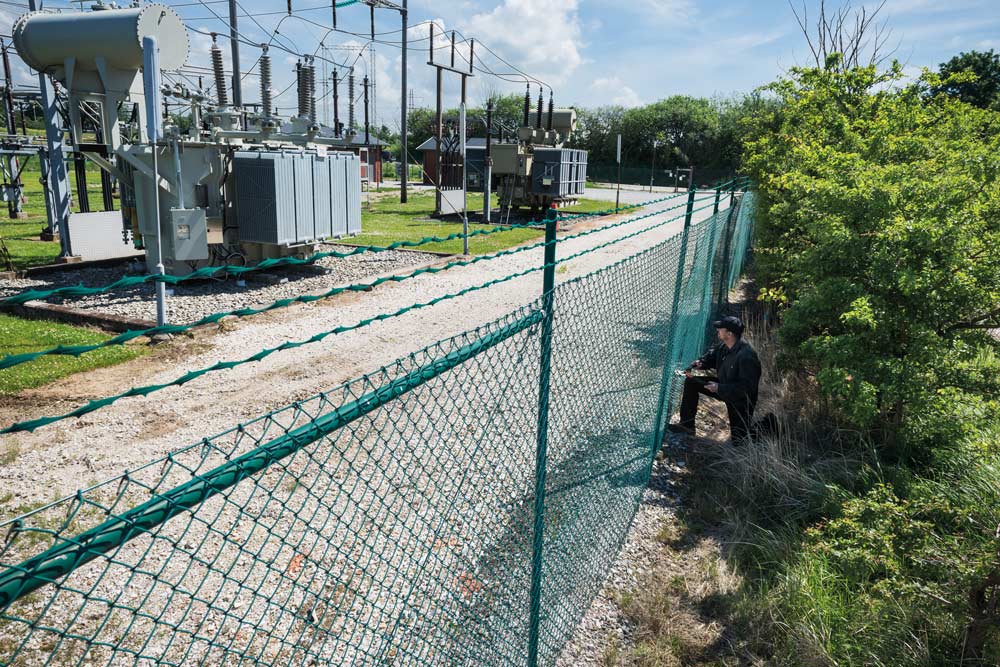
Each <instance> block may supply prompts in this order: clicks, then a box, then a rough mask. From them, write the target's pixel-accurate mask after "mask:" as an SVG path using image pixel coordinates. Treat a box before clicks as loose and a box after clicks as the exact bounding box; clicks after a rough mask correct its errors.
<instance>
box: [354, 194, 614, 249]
mask: <svg viewBox="0 0 1000 667" xmlns="http://www.w3.org/2000/svg"><path fill="white" fill-rule="evenodd" d="M468 202H469V203H468V206H469V210H471V211H478V210H480V209H482V207H483V196H482V195H481V194H475V193H470V194H469V199H468ZM493 205H494V206H499V203H498V201H497V199H496V195H494V196H493ZM607 208H608V203H607V202H602V201H597V200H594V199H581V200H579V202H578V203H577V205H576V206H574V207H572V208H567V209H564V210H567V211H571V212H574V213H590V212H593V211H603V210H605V209H607ZM433 212H434V195H433V194H418V195H411V196H410V197H409V201H408V202H407V203H405V204H400V203H399V201H397V200H395V199H394V198H392V197H387V198H385V199H383V200H381V201H378V202H375V203H373V204H372V210H370V211H369V210H364V211H362V213H361V227H362V230H363V233H362V234H361V235H359V236H358V237H356V238H354V239H352V241H351V242H352V243H358V244H361V245H377V246H386V245H389V244H390V243H393V242H395V241H419V240H420V239H423V238H426V237H429V236H439V237H440V236H449V235H451V234H460V233H461V232H462V223H460V222H454V221H441V220H435V219H433V218H431V217H430V216H431V214H432V213H433ZM472 229H473V231H475V230H477V229H486V226H484V225H473V227H472ZM543 235H544V234H543V232H542V230H540V229H513V230H511V231H509V232H500V233H497V234H490V235H488V236H473V237H471V238H470V239H469V252H470V253H472V254H474V255H483V254H487V253H491V252H497V251H498V250H503V249H505V248H510V247H513V246H516V245H519V244H521V243H524V242H525V241H529V240H531V239H536V238H540V237H541V236H543ZM420 249H421V250H430V251H434V252H450V253H461V252H462V239H455V240H453V241H446V242H444V243H429V244H427V245H424V246H420Z"/></svg>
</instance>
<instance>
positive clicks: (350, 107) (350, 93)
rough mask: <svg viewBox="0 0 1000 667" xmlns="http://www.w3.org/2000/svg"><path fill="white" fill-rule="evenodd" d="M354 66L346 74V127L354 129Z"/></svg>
mask: <svg viewBox="0 0 1000 667" xmlns="http://www.w3.org/2000/svg"><path fill="white" fill-rule="evenodd" d="M354 128H355V123H354V68H353V67H352V68H351V72H350V74H348V75H347V129H348V130H350V131H352V132H353V131H354Z"/></svg>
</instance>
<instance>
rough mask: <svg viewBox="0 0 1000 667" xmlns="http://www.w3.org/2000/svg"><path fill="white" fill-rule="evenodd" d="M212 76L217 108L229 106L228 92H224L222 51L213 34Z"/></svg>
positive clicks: (224, 80) (224, 75) (224, 72)
mask: <svg viewBox="0 0 1000 667" xmlns="http://www.w3.org/2000/svg"><path fill="white" fill-rule="evenodd" d="M211 53H212V74H213V76H214V77H215V93H216V95H217V96H218V98H219V106H220V107H225V106H229V92H228V91H227V90H226V70H225V68H224V67H223V65H222V49H220V48H219V45H218V44H216V43H215V33H212V51H211Z"/></svg>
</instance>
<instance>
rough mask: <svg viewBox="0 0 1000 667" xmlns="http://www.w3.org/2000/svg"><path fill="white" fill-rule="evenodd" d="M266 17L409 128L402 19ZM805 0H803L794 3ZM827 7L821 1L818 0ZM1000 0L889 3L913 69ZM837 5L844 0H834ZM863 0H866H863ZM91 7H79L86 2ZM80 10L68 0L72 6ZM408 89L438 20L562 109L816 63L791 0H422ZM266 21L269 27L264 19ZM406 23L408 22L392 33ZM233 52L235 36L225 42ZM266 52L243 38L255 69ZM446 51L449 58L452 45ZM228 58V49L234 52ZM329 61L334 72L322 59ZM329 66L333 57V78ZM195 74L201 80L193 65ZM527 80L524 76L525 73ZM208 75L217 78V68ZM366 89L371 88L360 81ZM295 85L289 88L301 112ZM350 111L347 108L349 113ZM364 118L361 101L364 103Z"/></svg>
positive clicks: (980, 29) (421, 90) (207, 19)
mask: <svg viewBox="0 0 1000 667" xmlns="http://www.w3.org/2000/svg"><path fill="white" fill-rule="evenodd" d="M239 1H240V6H241V7H242V8H243V9H244V10H246V12H247V13H249V14H253V15H254V17H255V18H256V19H257V22H258V23H259V24H260V26H258V25H256V24H254V23H253V22H252V21H251V20H250V19H249V18H246V17H244V18H241V33H242V34H243V35H244V37H245V38H246V39H247V40H248V41H251V42H255V43H257V42H262V41H265V40H267V39H268V38H269V36H270V35H269V33H270V31H272V30H273V29H274V28H275V27H278V29H279V31H280V35H281V36H280V38H279V42H280V43H281V44H283V45H284V46H285V48H286V49H287V51H291V52H295V53H307V52H308V53H313V52H315V51H316V49H317V47H318V45H319V44H320V42H321V41H322V42H323V44H324V45H325V46H328V47H331V50H330V51H328V52H326V55H327V56H329V58H331V59H333V60H336V61H337V62H340V63H342V64H345V65H346V64H351V63H354V64H355V66H356V69H357V71H358V73H359V74H358V75H359V78H360V76H361V74H362V73H364V72H368V73H370V74H371V75H372V77H373V78H374V79H375V81H376V82H377V108H376V111H375V113H376V115H377V116H378V118H379V120H380V121H381V122H384V123H385V124H387V125H389V126H390V127H393V128H395V127H396V126H398V120H397V119H398V116H399V105H400V93H399V75H400V50H399V47H398V46H397V43H398V39H399V33H398V30H399V25H400V24H399V19H398V15H397V14H395V13H392V12H389V11H379V12H378V14H377V16H378V19H377V28H376V29H377V31H378V32H381V33H384V34H383V35H382V36H381V37H380V40H381V41H383V42H387V43H382V44H376V45H375V49H374V52H375V53H374V57H373V56H372V53H371V50H370V49H369V48H367V47H366V45H365V42H366V39H365V38H364V37H363V36H362V34H367V32H368V29H369V28H368V9H367V7H364V6H359V5H355V6H352V7H345V8H343V9H341V10H339V12H338V18H339V22H338V27H339V28H341V29H345V30H349V31H353V32H356V33H358V34H357V35H351V34H343V33H333V34H327V35H326V36H325V37H324V34H325V33H326V31H325V30H323V29H322V27H321V25H322V24H325V25H329V23H330V12H329V9H328V7H329V3H328V2H325V0H293V7H295V9H296V10H302V11H301V12H300V16H302V17H306V18H308V19H309V21H313V23H310V22H308V21H304V20H301V19H299V18H294V19H283V16H282V13H281V12H282V10H284V9H285V6H286V1H285V0H239ZM796 2H799V3H801V0H796ZM806 2H807V7H808V8H809V9H810V11H812V12H815V9H816V7H817V6H818V3H819V0H806ZM998 2H1000V0H950V1H949V2H947V3H943V2H941V1H940V0H888V2H887V4H886V7H885V9H884V10H883V12H884V16H885V18H887V19H888V21H889V25H890V27H891V29H892V32H893V40H892V44H893V45H894V46H896V45H898V51H897V53H896V56H897V57H898V58H899V59H900V60H901V61H902V62H904V64H905V65H906V67H907V71H908V72H910V73H917V72H919V68H920V67H923V66H929V67H936V66H937V65H938V64H939V63H940V62H942V61H944V60H947V59H948V58H950V57H951V56H953V55H955V54H957V53H958V52H959V51H963V50H970V49H980V50H985V49H989V48H994V49H998V50H1000V11H998V6H997V5H998ZM17 4H19V0H13V1H5V2H4V3H2V4H0V21H2V23H3V24H4V29H3V32H4V33H6V34H9V25H10V22H11V20H12V19H13V18H14V17H16V16H17V15H19V14H20V13H22V10H21V9H19V8H18V7H17ZM166 4H170V5H172V6H175V7H176V8H177V11H178V12H179V13H180V14H181V15H182V16H183V17H184V18H185V20H186V21H187V23H188V25H189V27H191V28H192V29H195V30H202V31H212V30H219V31H222V30H224V29H225V26H224V24H223V23H221V22H220V21H218V20H216V19H215V18H213V16H212V12H213V11H214V12H216V13H218V14H220V15H225V14H226V8H227V5H226V3H225V2H224V1H221V2H220V0H208V4H207V5H205V4H202V3H201V2H200V0H167V2H166ZM830 4H834V5H836V4H837V3H836V2H835V1H834V2H831V3H830ZM855 4H858V3H855ZM45 5H46V6H47V7H52V8H60V7H64V8H68V7H69V3H68V2H66V1H65V0H60V1H59V2H56V1H54V0H50V1H47V2H45ZM77 6H79V5H77ZM67 10H68V9H67ZM410 15H411V24H413V25H414V27H412V28H411V30H410V37H411V39H413V40H414V41H413V43H412V49H411V51H410V64H409V74H410V81H409V87H410V88H411V89H412V90H413V96H414V98H415V101H416V103H417V104H418V105H420V106H432V105H433V103H434V88H433V85H434V79H433V70H432V69H431V68H430V67H428V66H427V64H426V60H427V46H428V40H427V36H428V33H429V27H428V25H427V22H434V23H435V24H436V25H437V26H438V27H439V30H440V29H445V30H450V29H456V30H459V31H461V33H462V34H463V35H465V36H466V37H474V38H476V39H477V40H478V41H480V44H481V46H480V47H479V48H478V49H477V53H478V54H479V55H480V56H481V57H482V59H483V67H485V68H488V69H490V70H492V71H494V72H498V73H503V72H505V71H509V68H508V67H507V66H506V65H505V64H503V63H502V62H501V61H500V60H498V59H497V58H496V57H495V56H493V55H492V54H490V53H488V52H487V51H486V49H485V48H483V46H482V45H485V46H488V47H490V49H492V50H493V51H495V52H496V54H497V55H498V56H500V57H502V58H503V59H505V60H507V61H508V62H509V63H511V64H513V65H515V66H516V67H518V68H519V69H521V70H524V71H527V72H528V73H530V74H531V75H532V76H534V77H537V78H538V79H541V80H542V81H544V82H545V83H546V84H548V85H551V86H552V87H553V88H554V89H555V92H556V102H557V104H560V105H569V104H576V105H583V106H595V105H600V104H624V105H636V104H642V103H648V102H652V101H655V100H657V99H660V98H663V97H666V96H669V95H674V94H689V95H703V96H710V95H715V94H731V93H739V92H746V91H750V90H752V89H753V88H755V87H757V86H759V85H761V84H764V83H767V82H768V81H771V80H773V79H774V78H775V77H777V76H779V75H780V74H781V73H782V71H784V70H785V69H787V68H789V67H791V66H793V65H795V64H797V63H802V64H805V63H806V62H808V60H807V56H808V51H807V49H806V45H805V41H804V39H803V37H802V35H801V33H800V31H799V29H798V27H797V26H796V24H795V20H794V17H793V15H792V12H791V10H790V9H789V6H788V4H787V2H786V0H760V1H758V2H750V1H748V0H544V1H540V0H456V1H454V2H445V1H442V0H410ZM262 28H263V29H262ZM393 31H396V32H393ZM223 45H224V47H227V48H228V45H227V44H223ZM209 46H210V39H209V38H208V37H207V36H204V35H200V34H197V33H195V32H192V33H191V55H190V58H189V63H190V64H191V65H193V66H195V67H197V66H203V65H206V64H207V54H208V48H209ZM258 53H259V50H258V49H255V48H253V47H248V46H247V47H243V49H242V60H243V64H244V67H245V68H246V67H249V66H250V65H252V64H253V63H254V62H255V60H256V58H257V55H258ZM444 53H445V52H444V51H441V55H442V56H443V55H444ZM272 56H273V57H274V69H275V72H276V81H275V88H276V89H278V91H280V90H281V89H283V88H285V86H286V85H288V84H289V83H290V82H291V81H292V72H293V69H294V63H295V60H296V56H295V55H293V54H292V53H289V52H283V51H282V50H281V49H280V48H278V47H275V48H273V49H272ZM227 60H228V58H227ZM318 68H319V69H320V70H321V71H322V70H323V69H324V65H323V62H322V61H321V62H320V63H319V65H318ZM329 68H330V66H329V65H327V66H326V70H327V73H328V74H329V71H330V69H329ZM15 69H16V78H17V80H18V81H19V82H25V83H26V82H30V81H31V77H30V73H29V72H28V70H27V68H25V67H24V66H23V64H20V63H17V62H16V61H15ZM477 74H478V75H477V77H476V78H475V79H474V80H473V81H472V82H471V85H470V98H471V100H470V101H471V102H473V103H478V102H480V101H481V100H482V99H483V98H484V97H485V95H487V94H488V93H490V92H493V91H504V92H508V91H509V92H518V93H520V92H523V90H524V85H523V83H509V82H506V81H503V80H501V79H500V78H497V77H495V76H492V75H489V74H485V73H477ZM188 76H189V80H190V79H191V78H193V77H195V76H196V74H195V72H194V71H193V70H192V71H189V72H188ZM515 76H516V75H515ZM446 79H447V86H446V90H445V101H446V104H449V105H454V103H455V102H457V99H458V86H457V82H456V81H454V80H452V77H447V78H446ZM206 80H207V77H206ZM244 85H245V89H246V91H247V92H245V93H244V97H245V99H248V100H257V99H259V92H257V87H258V85H259V84H258V82H257V79H256V78H255V75H254V74H251V75H250V76H248V77H247V78H246V81H245V84H244ZM358 91H359V92H358V95H359V96H360V84H359V89H358ZM292 104H294V91H288V92H287V93H285V94H284V95H283V96H281V97H280V98H279V106H280V105H284V106H285V107H286V109H285V110H290V107H291V105H292ZM342 113H343V111H342ZM359 116H360V111H359Z"/></svg>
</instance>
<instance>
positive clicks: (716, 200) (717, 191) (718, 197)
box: [712, 188, 722, 215]
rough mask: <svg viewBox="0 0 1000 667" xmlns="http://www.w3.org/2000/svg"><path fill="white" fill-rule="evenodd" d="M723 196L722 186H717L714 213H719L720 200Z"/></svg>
mask: <svg viewBox="0 0 1000 667" xmlns="http://www.w3.org/2000/svg"><path fill="white" fill-rule="evenodd" d="M721 198H722V188H715V206H713V207H712V215H718V214H719V200H720V199H721Z"/></svg>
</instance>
